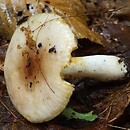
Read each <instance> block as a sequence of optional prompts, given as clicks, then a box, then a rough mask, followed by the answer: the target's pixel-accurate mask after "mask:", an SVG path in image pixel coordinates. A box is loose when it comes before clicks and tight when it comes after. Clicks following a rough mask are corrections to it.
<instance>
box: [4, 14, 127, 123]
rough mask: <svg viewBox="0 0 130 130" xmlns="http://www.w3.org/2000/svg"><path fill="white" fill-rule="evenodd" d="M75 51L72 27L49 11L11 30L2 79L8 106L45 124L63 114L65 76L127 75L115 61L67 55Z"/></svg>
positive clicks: (104, 77) (68, 87)
mask: <svg viewBox="0 0 130 130" xmlns="http://www.w3.org/2000/svg"><path fill="white" fill-rule="evenodd" d="M76 48H77V40H76V38H75V36H74V34H73V32H72V30H71V28H70V27H69V26H68V25H67V24H66V23H65V22H64V20H63V19H62V18H61V17H60V16H58V15H56V14H54V13H50V14H49V13H44V14H37V15H34V16H32V17H30V18H28V20H27V21H26V22H24V23H23V24H21V25H20V26H18V27H17V29H16V30H15V32H14V34H13V36H12V39H11V42H10V44H9V47H8V50H7V54H6V58H5V65H4V75H5V80H6V85H7V91H8V94H9V96H10V99H11V101H12V103H13V105H14V106H15V108H16V109H17V111H18V112H19V113H20V114H21V115H22V116H23V117H25V118H26V119H27V120H28V121H30V122H32V123H40V122H46V121H49V120H51V119H53V118H55V117H56V116H57V115H59V114H60V113H61V112H62V111H63V110H64V108H65V107H66V105H67V104H68V102H69V100H70V97H71V95H72V93H73V91H74V87H73V85H72V84H71V83H69V82H67V81H65V80H64V79H65V78H68V77H91V78H93V77H94V78H95V79H98V80H103V81H106V80H107V79H109V80H117V79H122V78H124V77H125V74H126V73H127V72H128V71H127V66H126V65H125V63H124V62H123V61H121V59H120V58H119V57H116V56H105V55H96V56H86V57H72V56H71V52H72V51H73V50H75V49H76ZM89 75H90V76H89Z"/></svg>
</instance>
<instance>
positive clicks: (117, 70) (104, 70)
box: [63, 55, 128, 81]
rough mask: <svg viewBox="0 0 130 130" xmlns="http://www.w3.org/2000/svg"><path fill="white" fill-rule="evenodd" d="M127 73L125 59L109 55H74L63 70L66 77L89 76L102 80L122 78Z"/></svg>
mask: <svg viewBox="0 0 130 130" xmlns="http://www.w3.org/2000/svg"><path fill="white" fill-rule="evenodd" d="M126 73H128V71H127V66H126V65H125V63H124V61H123V60H122V59H121V58H119V57H117V56H108V55H94V56H85V57H73V58H72V59H71V61H70V64H68V65H67V66H65V68H64V70H63V75H64V77H65V78H70V77H73V78H74V77H89V78H93V79H97V80H100V81H110V80H118V79H122V78H124V77H125V75H126Z"/></svg>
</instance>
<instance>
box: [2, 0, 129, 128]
mask: <svg viewBox="0 0 130 130" xmlns="http://www.w3.org/2000/svg"><path fill="white" fill-rule="evenodd" d="M82 3H83V4H84V6H85V9H86V13H85V14H83V15H87V17H88V20H87V21H86V25H88V27H89V28H90V29H91V30H93V31H95V32H97V33H98V34H100V35H101V36H103V37H104V45H105V46H103V45H100V44H97V43H95V42H92V41H91V40H89V39H85V38H84V39H78V43H79V44H78V46H79V48H78V49H77V50H75V51H74V52H72V56H84V55H95V54H107V55H116V56H120V57H123V58H124V60H125V61H126V63H127V64H128V66H129V67H128V69H130V36H129V35H130V1H129V0H103V1H102V0H82ZM8 42H9V41H8V40H6V39H2V38H1V40H0V61H4V58H5V54H6V49H7V46H6V45H7V44H8ZM86 43H87V44H86ZM68 80H69V82H71V83H73V84H74V85H75V91H74V94H73V95H72V97H71V100H70V102H69V104H68V106H67V107H71V108H73V109H74V110H76V111H78V112H82V113H84V112H89V111H93V112H94V113H95V114H98V119H96V120H95V121H93V122H87V121H84V120H75V119H71V120H68V119H66V118H65V117H63V116H62V115H59V116H58V117H56V118H55V119H53V120H51V121H49V122H46V123H41V124H31V123H29V122H27V121H26V120H25V119H24V118H23V117H21V116H20V115H19V113H17V111H16V110H15V108H14V107H13V105H12V103H11V101H10V99H9V96H8V94H7V91H6V85H5V80H4V74H3V71H2V70H1V71H0V130H73V129H78V130H118V129H119V130H129V129H130V82H129V80H130V77H129V74H128V75H127V76H126V77H125V79H124V80H121V81H111V82H99V81H96V80H93V79H88V78H81V79H68Z"/></svg>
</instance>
